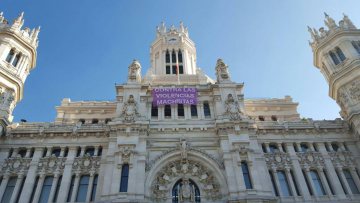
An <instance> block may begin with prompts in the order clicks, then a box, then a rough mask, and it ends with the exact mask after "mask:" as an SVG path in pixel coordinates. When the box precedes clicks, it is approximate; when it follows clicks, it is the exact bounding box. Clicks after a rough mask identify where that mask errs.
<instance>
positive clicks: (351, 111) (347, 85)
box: [308, 13, 360, 136]
mask: <svg viewBox="0 0 360 203" xmlns="http://www.w3.org/2000/svg"><path fill="white" fill-rule="evenodd" d="M324 22H325V25H326V26H327V28H328V29H325V28H323V27H321V28H320V29H319V31H317V30H316V29H314V28H310V27H308V30H309V32H310V34H311V38H312V41H311V42H310V46H311V48H312V50H313V53H314V65H315V66H316V67H317V68H318V69H319V70H320V71H321V73H322V74H323V75H324V77H325V79H326V81H327V82H328V84H329V96H330V97H331V98H333V99H334V100H335V101H336V102H337V103H338V104H339V106H340V108H341V112H340V114H341V116H342V117H343V118H344V119H346V120H347V121H348V122H349V123H350V125H351V127H352V129H353V130H354V131H355V132H356V133H355V134H356V135H357V136H359V133H360V30H359V29H357V28H356V26H355V25H354V24H353V22H352V21H351V20H350V18H349V17H348V16H347V15H345V14H344V16H343V19H342V20H340V21H339V23H336V22H335V20H334V19H333V18H331V17H330V16H329V15H328V14H326V13H325V21H324Z"/></svg>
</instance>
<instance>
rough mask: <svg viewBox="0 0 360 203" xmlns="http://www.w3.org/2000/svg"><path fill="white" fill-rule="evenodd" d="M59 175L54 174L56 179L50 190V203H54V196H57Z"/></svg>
mask: <svg viewBox="0 0 360 203" xmlns="http://www.w3.org/2000/svg"><path fill="white" fill-rule="evenodd" d="M59 177H60V175H59V173H58V172H55V173H54V179H53V182H52V184H51V189H50V194H49V199H48V203H52V202H53V199H54V195H55V191H56V188H57V184H58V181H59Z"/></svg>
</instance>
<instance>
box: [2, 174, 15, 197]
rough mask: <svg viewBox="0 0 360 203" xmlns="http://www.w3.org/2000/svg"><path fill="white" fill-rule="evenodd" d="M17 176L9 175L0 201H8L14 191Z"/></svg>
mask: <svg viewBox="0 0 360 203" xmlns="http://www.w3.org/2000/svg"><path fill="white" fill-rule="evenodd" d="M16 180H17V177H11V178H10V179H9V181H8V183H7V185H6V188H5V192H4V195H3V197H2V200H1V203H8V202H10V199H11V196H12V194H13V192H14V188H15V185H16Z"/></svg>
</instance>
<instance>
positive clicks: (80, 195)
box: [76, 175, 89, 202]
mask: <svg viewBox="0 0 360 203" xmlns="http://www.w3.org/2000/svg"><path fill="white" fill-rule="evenodd" d="M88 187H89V176H88V175H85V176H81V178H80V183H79V188H78V192H77V196H76V201H77V202H85V201H86V194H87V189H88Z"/></svg>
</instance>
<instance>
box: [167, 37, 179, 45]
mask: <svg viewBox="0 0 360 203" xmlns="http://www.w3.org/2000/svg"><path fill="white" fill-rule="evenodd" d="M168 42H169V43H170V44H175V43H176V42H177V39H176V38H170V39H169V40H168Z"/></svg>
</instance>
